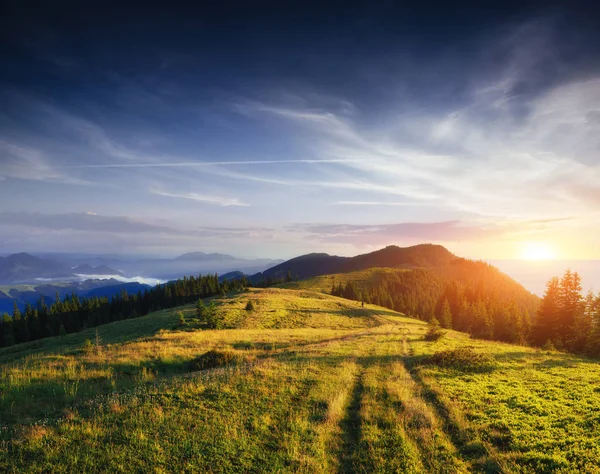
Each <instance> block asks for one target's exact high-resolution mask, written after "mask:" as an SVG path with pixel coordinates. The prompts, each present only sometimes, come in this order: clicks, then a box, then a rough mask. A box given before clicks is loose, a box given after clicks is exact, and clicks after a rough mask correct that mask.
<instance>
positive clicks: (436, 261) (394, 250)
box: [251, 244, 456, 283]
mask: <svg viewBox="0 0 600 474" xmlns="http://www.w3.org/2000/svg"><path fill="white" fill-rule="evenodd" d="M455 258H456V256H455V255H453V254H452V253H450V252H449V251H448V250H446V249H445V248H444V247H442V246H441V245H433V244H421V245H415V246H412V247H405V248H403V247H397V246H395V245H390V246H388V247H385V248H384V249H381V250H376V251H375V252H371V253H367V254H363V255H357V256H356V257H338V256H335V255H328V254H326V253H311V254H308V255H302V256H300V257H296V258H292V259H291V260H287V261H286V262H283V263H280V264H279V265H276V266H274V267H272V268H269V269H268V270H265V271H264V272H262V273H257V274H256V275H253V276H252V277H251V280H252V281H253V282H255V283H257V282H259V281H261V280H265V281H266V280H269V279H271V280H277V279H284V278H286V276H287V275H288V274H290V275H291V276H292V278H294V279H296V280H302V279H305V278H310V277H314V276H318V275H327V274H330V273H344V272H352V271H356V270H365V269H367V268H373V267H390V268H394V267H407V268H415V267H435V266H442V265H447V264H449V263H450V262H451V261H452V260H454V259H455Z"/></svg>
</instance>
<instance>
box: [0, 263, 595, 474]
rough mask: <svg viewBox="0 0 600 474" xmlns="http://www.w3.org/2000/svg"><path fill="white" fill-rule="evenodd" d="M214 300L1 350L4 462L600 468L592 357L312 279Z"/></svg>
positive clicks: (20, 467) (0, 459)
mask: <svg viewBox="0 0 600 474" xmlns="http://www.w3.org/2000/svg"><path fill="white" fill-rule="evenodd" d="M368 277H369V274H368V273H366V274H365V278H368ZM315 285H316V283H315ZM304 288H309V284H308V283H307V284H306V285H305V286H304ZM314 288H316V286H315V287H314ZM314 288H313V287H311V289H314ZM249 300H251V301H252V302H253V306H254V310H252V311H246V310H245V307H246V303H247V302H248V301H249ZM214 301H215V303H216V304H217V309H218V312H219V313H220V314H221V315H223V316H224V319H225V325H226V329H222V330H208V329H206V328H205V327H204V326H203V324H202V322H201V321H198V320H196V319H195V318H194V314H195V312H194V308H193V306H185V307H181V308H176V309H173V310H166V311H160V312H156V313H152V314H150V315H148V316H146V317H142V318H137V319H131V320H125V321H120V322H116V323H112V324H108V325H104V326H101V327H99V328H98V340H99V342H100V344H99V346H98V347H95V346H93V345H92V346H89V345H87V344H86V343H85V341H86V340H87V339H91V340H92V341H94V340H95V339H96V332H95V329H94V330H87V331H83V332H81V333H78V334H70V335H67V336H65V337H63V338H49V339H43V340H40V341H36V342H32V343H25V344H20V345H18V346H13V347H9V348H5V349H2V350H0V370H1V372H0V471H1V472H107V471H108V472H134V471H135V472H240V473H241V472H411V473H412V472H414V473H417V472H448V473H457V472H529V473H534V472H536V473H537V472H600V461H599V460H600V417H599V415H598V413H599V412H600V396H599V394H600V385H599V383H598V380H600V364H598V363H597V362H595V361H592V360H588V359H585V358H580V357H575V356H570V355H566V354H562V353H558V352H554V351H541V350H537V349H531V348H525V347H521V346H513V345H509V344H503V343H494V342H489V341H479V340H472V339H470V338H469V337H468V336H467V335H465V334H462V333H458V332H454V331H448V332H447V335H446V336H445V337H443V338H442V339H440V340H439V341H437V342H428V341H426V340H425V339H424V337H423V336H424V334H425V332H426V330H427V327H426V326H425V324H424V323H422V322H420V321H418V320H415V319H411V318H407V317H404V316H403V315H401V314H399V313H395V312H393V311H391V310H388V309H384V308H381V307H377V306H373V305H365V308H361V307H360V305H359V304H357V302H354V301H349V300H345V299H342V298H337V297H332V296H329V295H324V294H322V293H318V292H314V291H309V290H308V289H300V290H293V289H277V288H271V289H266V290H258V289H257V290H250V291H247V292H242V293H239V294H235V295H233V294H232V295H228V296H227V297H222V298H215V299H214ZM180 312H181V313H183V315H184V318H185V320H186V322H185V324H183V325H180V324H179V313H180ZM456 349H459V351H456ZM448 351H450V352H448ZM434 354H437V355H436V356H435V357H434V359H433V360H432V359H430V358H431V356H432V355H434ZM433 362H435V363H433Z"/></svg>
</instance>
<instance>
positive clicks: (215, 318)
mask: <svg viewBox="0 0 600 474" xmlns="http://www.w3.org/2000/svg"><path fill="white" fill-rule="evenodd" d="M205 320H206V325H207V326H208V327H209V328H210V329H222V328H223V325H224V321H223V316H220V315H219V314H217V307H216V306H215V303H214V301H213V302H211V303H210V306H209V307H208V309H207V311H206V317H205Z"/></svg>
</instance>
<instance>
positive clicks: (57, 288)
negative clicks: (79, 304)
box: [0, 278, 151, 315]
mask: <svg viewBox="0 0 600 474" xmlns="http://www.w3.org/2000/svg"><path fill="white" fill-rule="evenodd" d="M149 288H151V286H150V285H146V284H143V283H138V282H131V283H124V282H121V281H118V280H115V279H114V278H109V279H106V280H99V279H89V280H84V281H71V282H58V283H43V284H34V285H30V284H24V285H14V286H5V287H0V315H1V314H2V313H4V312H7V313H9V314H12V312H13V305H14V301H16V302H17V306H18V307H19V309H20V310H21V311H23V310H24V308H25V305H26V304H27V303H29V304H31V305H35V304H37V302H38V301H39V299H40V298H41V297H42V296H43V297H44V300H45V302H46V304H48V305H51V304H52V303H54V301H55V300H56V293H58V296H59V298H61V299H62V298H64V297H65V296H66V295H71V294H73V293H74V294H76V295H77V296H79V297H80V298H85V297H93V296H99V297H103V296H107V297H109V298H110V297H112V296H113V295H116V294H119V293H121V292H122V291H123V290H127V292H128V293H129V294H134V293H137V292H138V291H142V292H143V291H144V290H145V289H149Z"/></svg>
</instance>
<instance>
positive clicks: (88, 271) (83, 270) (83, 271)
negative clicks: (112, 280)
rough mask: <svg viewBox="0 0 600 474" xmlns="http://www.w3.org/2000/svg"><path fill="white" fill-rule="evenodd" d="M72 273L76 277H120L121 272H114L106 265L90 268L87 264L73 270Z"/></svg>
mask: <svg viewBox="0 0 600 474" xmlns="http://www.w3.org/2000/svg"><path fill="white" fill-rule="evenodd" d="M73 273H75V274H76V275H121V272H120V271H119V270H115V269H113V268H110V267H108V266H106V265H98V266H97V267H92V266H91V265H88V264H87V263H84V264H83V265H79V266H77V267H75V268H73Z"/></svg>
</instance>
